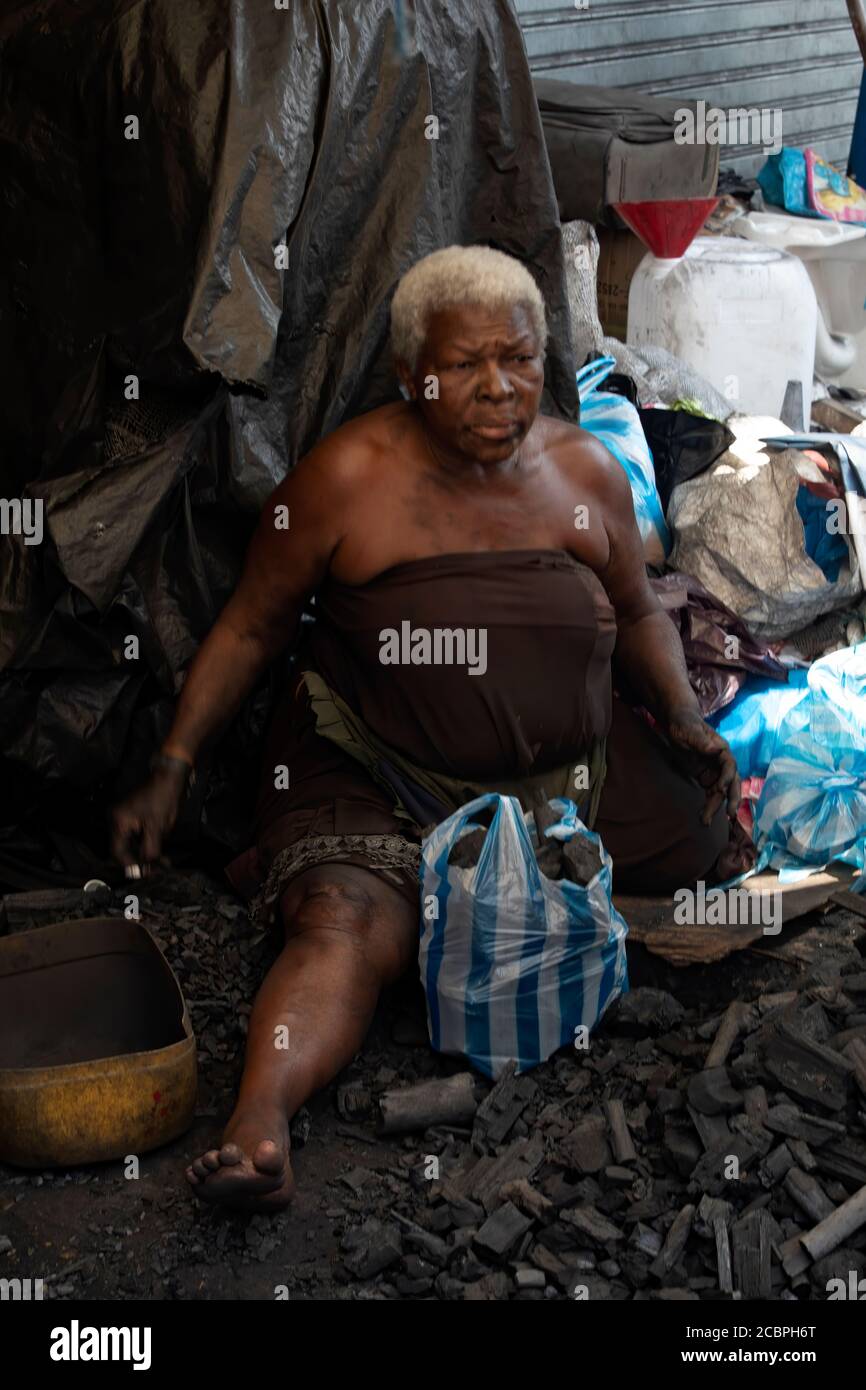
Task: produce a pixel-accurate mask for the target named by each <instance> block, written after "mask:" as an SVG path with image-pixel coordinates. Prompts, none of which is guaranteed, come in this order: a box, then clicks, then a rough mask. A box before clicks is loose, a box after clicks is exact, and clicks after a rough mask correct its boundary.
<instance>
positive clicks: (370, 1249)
mask: <svg viewBox="0 0 866 1390" xmlns="http://www.w3.org/2000/svg"><path fill="white" fill-rule="evenodd" d="M402 1253H403V1251H402V1248H401V1245H400V1232H399V1230H398V1229H397V1227H396V1226H383V1227H382V1229H381V1230H380V1231H374V1232H372V1233H371V1234H369V1235H368V1236H367V1237H366V1238H365V1239H364V1240H363V1242H362V1244H360V1245H359V1246H358V1248H357V1249H356V1250H353V1251H352V1253H351V1254H350V1255H347V1256H346V1259H345V1261H344V1263H345V1265H346V1268H347V1269H348V1270H349V1271H350V1272H351V1273H352V1274H354V1275H355V1277H356V1279H372V1278H373V1276H374V1275H376V1274H381V1272H382V1270H383V1269H387V1268H388V1267H389V1265H392V1264H394V1263H395V1262H396V1261H397V1260H399V1258H400V1256H401V1255H402Z"/></svg>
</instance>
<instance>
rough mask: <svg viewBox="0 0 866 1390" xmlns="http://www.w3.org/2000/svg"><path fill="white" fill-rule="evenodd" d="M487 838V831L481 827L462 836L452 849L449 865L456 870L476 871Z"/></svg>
mask: <svg viewBox="0 0 866 1390" xmlns="http://www.w3.org/2000/svg"><path fill="white" fill-rule="evenodd" d="M486 836H487V831H486V830H483V829H482V828H481V827H480V826H478V827H476V829H475V830H470V831H468V833H467V834H466V835H461V836H460V839H459V840H458V841H457V843H456V845H453V846H452V848H451V853H450V854H449V855H448V863H449V864H451V865H453V866H454V868H455V869H474V868H475V865H476V864H477V863H478V860H479V859H480V858H481V851H482V849H483V848H484V841H485V838H486Z"/></svg>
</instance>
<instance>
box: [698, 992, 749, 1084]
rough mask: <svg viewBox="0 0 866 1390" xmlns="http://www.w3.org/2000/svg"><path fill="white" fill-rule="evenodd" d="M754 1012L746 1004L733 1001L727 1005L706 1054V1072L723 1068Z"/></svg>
mask: <svg viewBox="0 0 866 1390" xmlns="http://www.w3.org/2000/svg"><path fill="white" fill-rule="evenodd" d="M754 1016H755V1011H754V1009H752V1008H751V1007H750V1006H749V1005H748V1004H743V1003H741V1002H740V1001H739V1000H735V1001H734V1002H733V1003H732V1004H729V1005H728V1008H727V1009H726V1011H725V1014H724V1016H723V1018H722V1021H721V1023H720V1024H719V1028H718V1031H717V1033H716V1036H715V1038H714V1040H713V1045H712V1047H711V1048H710V1050H709V1052H708V1053H707V1060H706V1062H705V1063H704V1065H705V1067H706V1068H707V1069H708V1070H712V1069H714V1068H715V1067H722V1066H724V1064H725V1062H726V1061H727V1060H728V1054H729V1053H730V1051H731V1048H732V1047H733V1045H734V1043H735V1042H736V1040H737V1038H738V1037H739V1035H740V1033H742V1032H744V1031H745V1029H747V1028H748V1027H749V1026H750V1024H751V1023H752V1021H753V1019H754Z"/></svg>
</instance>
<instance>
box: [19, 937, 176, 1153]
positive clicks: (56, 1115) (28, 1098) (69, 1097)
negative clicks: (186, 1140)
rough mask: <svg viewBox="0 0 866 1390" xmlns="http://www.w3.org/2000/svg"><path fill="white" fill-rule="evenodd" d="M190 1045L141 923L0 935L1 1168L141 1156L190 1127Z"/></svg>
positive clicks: (166, 975)
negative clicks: (4, 1165) (5, 1166)
mask: <svg viewBox="0 0 866 1390" xmlns="http://www.w3.org/2000/svg"><path fill="white" fill-rule="evenodd" d="M195 1096H196V1044H195V1037H194V1035H193V1031H192V1027H191V1025H190V1021H189V1014H188V1012H187V1008H186V1004H185V1002H184V998H183V994H182V993H181V989H180V985H179V984H178V981H177V978H176V976H175V974H174V972H173V970H172V969H171V966H170V965H169V964H168V961H167V960H166V959H165V956H164V955H163V954H162V951H161V950H160V949H159V947H158V946H157V944H156V942H155V941H154V939H153V937H152V936H151V935H150V932H149V931H147V929H146V928H145V927H143V926H142V925H141V923H139V922H134V921H127V920H126V919H125V918H122V917H120V918H118V917H90V918H83V919H80V920H76V921H74V922H60V923H56V924H55V925H54V926H50V927H41V928H39V929H37V930H35V931H28V932H20V933H16V934H14V935H12V936H6V937H3V938H0V1159H2V1160H3V1161H4V1162H7V1163H13V1164H17V1165H19V1166H20V1167H24V1168H50V1167H53V1166H57V1165H61V1166H66V1165H69V1164H74V1163H94V1162H97V1161H100V1160H103V1159H110V1158H125V1157H126V1156H127V1155H130V1154H140V1153H145V1152H146V1151H147V1150H149V1149H155V1148H157V1147H158V1146H159V1145H160V1144H165V1143H167V1142H168V1141H169V1140H170V1139H176V1138H177V1136H178V1135H179V1134H182V1133H183V1132H184V1130H186V1129H188V1128H189V1126H190V1124H191V1123H192V1119H193V1113H194V1109H195Z"/></svg>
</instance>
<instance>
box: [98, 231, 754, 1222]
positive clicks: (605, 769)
mask: <svg viewBox="0 0 866 1390" xmlns="http://www.w3.org/2000/svg"><path fill="white" fill-rule="evenodd" d="M391 317H392V337H393V349H394V356H395V359H396V363H397V370H398V372H399V375H400V380H401V382H402V384H403V388H404V391H405V394H406V396H407V397H408V399H406V400H401V401H399V402H397V403H395V404H391V405H386V406H383V407H381V408H380V409H378V410H373V411H371V412H370V413H369V414H367V415H363V416H361V417H360V418H359V419H356V420H352V421H351V422H349V423H348V424H346V425H343V426H342V427H341V428H340V429H338V430H336V431H335V433H333V434H332V435H330V436H329V437H328V438H326V439H324V440H323V441H322V442H321V443H320V444H319V445H318V446H317V447H316V448H315V449H314V450H313V451H312V452H311V453H310V454H309V455H308V456H307V457H306V458H304V459H303V460H302V462H301V463H300V464H299V465H298V467H297V468H296V469H295V471H294V472H293V473H292V474H291V475H290V476H289V477H287V478H286V480H285V482H283V483H282V484H281V485H280V486H279V487H278V488H277V489H276V491H275V492H274V493H273V495H272V497H271V498H270V500H269V501H268V503H267V504H266V506H265V508H264V510H263V512H262V516H261V519H260V521H259V525H258V529H257V531H256V534H255V536H254V539H253V541H252V543H251V545H250V548H249V553H248V555H247V558H246V564H245V568H244V572H243V575H242V578H241V580H240V582H239V585H238V588H237V590H236V592H235V594H234V595H233V597H232V598H231V600H230V601H229V603H228V604H227V605H226V608H225V610H224V612H223V613H222V614H221V616H220V618H219V621H218V622H217V623H216V625H215V627H214V628H213V631H212V632H211V633H210V635H209V636H208V638H207V640H206V641H205V642H204V644H203V645H202V647H201V649H200V651H199V652H198V655H197V656H196V658H195V661H194V662H193V664H192V666H191V668H190V670H189V674H188V676H187V680H186V684H185V686H184V689H183V694H182V696H181V699H180V702H179V705H178V709H177V714H176V718H175V722H174V725H173V728H172V730H171V734H170V736H169V738H168V740H167V742H166V743H165V745H164V747H163V749H162V756H161V757H159V758H158V759H157V760H156V770H155V771H154V773H153V776H152V777H151V779H150V781H149V782H148V783H147V784H146V785H145V786H144V787H143V788H141V789H140V790H139V791H138V792H137V793H136V794H135V795H134V796H133V797H131V798H130V799H129V800H128V801H127V802H126V803H125V804H124V805H123V806H121V807H119V808H118V809H117V810H116V812H115V850H116V853H117V855H118V857H119V858H120V859H121V861H122V862H124V863H127V864H129V863H131V862H133V860H137V861H139V862H144V863H147V862H149V861H153V860H155V859H156V858H157V857H158V855H159V852H160V847H161V843H162V840H163V837H164V836H165V835H166V834H167V833H168V832H169V831H170V830H171V827H172V825H173V824H174V820H175V817H176V814H177V810H178V805H179V801H180V798H181V796H182V793H183V789H184V786H185V782H186V778H187V776H188V775H189V771H190V769H191V768H192V766H193V765H194V763H195V760H196V757H197V756H198V754H199V752H200V750H201V748H202V746H203V744H204V743H205V741H206V740H208V739H210V738H212V737H213V736H214V734H215V733H216V732H217V731H218V730H219V729H220V728H221V727H223V726H224V725H225V723H226V722H227V721H228V720H229V719H230V718H231V717H232V715H233V714H234V713H235V712H236V711H237V709H238V707H239V705H240V703H241V701H242V700H243V699H244V697H245V695H246V694H247V693H248V692H249V691H250V689H251V688H252V686H253V684H254V683H255V681H256V680H257V678H258V677H259V676H260V674H261V673H262V671H263V669H264V668H265V667H266V666H267V665H268V663H269V662H271V661H273V659H274V658H275V657H276V656H277V654H278V653H279V652H281V651H282V650H283V649H284V648H286V646H287V645H288V644H289V643H290V642H292V641H293V640H294V639H295V638H296V636H297V634H298V631H299V628H300V625H301V624H300V618H301V613H302V610H303V608H304V605H305V603H306V602H307V601H308V600H309V599H310V597H311V596H312V595H315V617H316V621H315V623H312V624H305V625H304V629H303V631H304V635H305V636H304V640H303V641H302V643H301V646H300V649H299V652H298V662H297V674H296V676H295V678H294V679H293V681H292V682H291V687H290V688H289V689H288V690H287V691H286V692H285V698H284V701H283V704H282V707H281V708H280V709H279V710H278V711H277V714H276V717H275V719H274V721H273V725H272V729H271V734H270V740H269V746H268V749H267V753H266V757H265V762H264V773H263V781H262V791H261V796H260V801H259V807H258V814H257V825H256V834H255V844H254V846H253V848H252V850H251V851H249V852H248V854H247V855H246V856H243V857H242V861H237V862H236V864H235V865H234V866H233V867H232V869H230V873H231V874H232V876H233V878H234V881H235V882H236V883H237V884H238V885H239V886H241V885H242V883H246V882H249V880H250V869H251V868H252V870H253V871H254V873H253V882H254V886H255V887H257V888H258V896H257V898H256V900H255V903H254V906H253V911H254V913H255V914H258V915H259V916H260V917H261V918H268V919H269V918H271V917H273V916H277V917H278V918H279V919H280V921H281V922H282V926H283V929H284V932H285V945H284V948H283V951H282V954H281V955H280V956H279V958H278V960H277V961H276V963H275V964H274V966H273V968H272V969H271V971H270V973H269V974H268V976H267V978H266V980H265V981H264V984H263V985H262V988H261V991H260V993H259V995H258V998H257V999H256V1002H255V1008H254V1010H253V1013H252V1017H251V1019H250V1026H249V1038H248V1046H247V1057H246V1067H245V1070H244V1074H243V1079H242V1082H241V1087H240V1095H239V1098H238V1103H237V1106H236V1109H235V1111H234V1114H233V1115H232V1117H231V1119H230V1121H229V1124H228V1127H227V1129H226V1131H225V1135H224V1137H223V1141H222V1146H221V1147H220V1148H219V1149H212V1150H211V1151H209V1152H208V1153H205V1154H204V1155H203V1156H202V1157H201V1158H199V1159H197V1160H196V1161H195V1162H194V1163H193V1165H192V1167H191V1168H190V1169H188V1172H187V1176H188V1178H189V1181H190V1183H191V1184H192V1186H193V1189H194V1191H195V1192H196V1193H197V1194H198V1195H199V1196H201V1197H203V1198H204V1199H205V1200H208V1201H215V1202H221V1201H224V1202H228V1203H230V1204H233V1205H246V1206H250V1207H256V1208H259V1209H263V1210H268V1209H271V1208H275V1207H278V1206H281V1205H284V1204H285V1203H286V1202H287V1201H288V1200H289V1199H290V1197H291V1193H292V1175H291V1168H290V1164H289V1121H290V1119H291V1117H292V1115H293V1114H294V1112H295V1111H296V1110H297V1109H298V1107H299V1106H300V1105H302V1104H303V1102H304V1101H305V1100H306V1099H307V1098H308V1097H309V1096H310V1094H311V1093H312V1092H314V1091H316V1090H317V1089H319V1088H320V1087H321V1086H323V1085H324V1084H325V1083H326V1082H327V1081H329V1080H330V1079H331V1078H332V1077H333V1076H334V1075H335V1074H336V1073H337V1072H339V1071H340V1069H341V1068H342V1067H344V1066H346V1064H347V1063H348V1062H349V1061H350V1060H351V1059H352V1057H353V1056H354V1055H355V1053H356V1052H357V1051H358V1049H359V1047H360V1046H361V1043H362V1041H363V1038H364V1035H365V1032H366V1029H367V1027H368V1025H369V1023H370V1020H371V1017H372V1014H373V1010H374V1008H375V1005H376V1000H377V997H378V995H379V992H380V990H381V989H382V987H383V985H385V984H387V983H389V982H390V981H393V980H395V979H396V978H397V977H398V976H399V975H400V974H401V972H403V971H405V969H406V968H407V966H409V965H410V964H411V963H412V961H413V960H414V958H415V955H416V950H417V944H418V933H419V887H418V865H419V846H420V841H421V838H422V834H421V832H422V829H423V828H424V827H426V826H428V825H429V824H430V823H431V822H435V821H437V820H440V819H442V818H443V817H444V816H445V815H447V814H448V813H449V812H450V811H451V810H452V809H454V808H456V807H457V806H459V805H461V804H463V803H464V802H465V801H468V800H469V799H470V798H471V797H473V796H475V795H477V794H478V793H479V792H480V791H481V790H499V791H503V792H509V793H512V794H515V795H518V796H520V797H521V799H522V801H523V802H524V804H528V803H529V800H530V799H531V797H532V795H533V793H537V792H538V790H540V789H542V788H543V790H544V792H545V794H546V795H547V796H556V795H568V796H571V797H572V798H573V799H574V800H575V801H577V802H578V805H579V806H580V810H581V814H582V816H583V818H584V820H586V821H587V822H588V823H591V824H593V825H594V828H595V829H596V830H597V831H598V832H599V833H600V835H601V837H602V840H603V842H604V844H605V846H606V848H607V850H608V851H609V853H610V854H611V856H612V858H613V863H614V883H615V885H616V887H617V889H618V890H620V891H622V890H629V889H631V890H643V891H646V892H671V891H673V890H674V889H676V888H678V887H681V886H687V885H689V884H691V883H693V882H694V881H695V880H697V879H705V880H707V881H709V882H712V881H719V880H720V878H723V877H727V876H729V874H730V873H731V872H732V871H735V870H736V869H738V868H739V867H740V866H741V864H745V863H746V862H748V849H747V850H746V851H745V853H744V852H743V851H742V850H739V851H738V850H736V849H735V848H734V846H733V842H731V844H730V845H729V818H731V817H733V815H734V812H735V810H736V805H737V797H738V786H737V779H736V771H735V767H734V762H733V759H732V757H731V755H730V752H729V750H728V748H727V745H726V744H725V743H724V742H723V740H722V739H720V738H719V737H718V736H717V735H716V734H715V733H714V732H713V731H712V730H711V729H709V728H708V726H707V725H706V724H704V722H703V720H702V719H701V717H700V714H699V712H698V706H697V702H696V700H695V697H694V695H693V693H692V690H691V688H690V686H689V682H688V678H687V674H686V668H685V663H684V660H683V653H682V649H681V646H680V641H679V637H678V635H677V633H676V631H675V629H674V626H673V624H672V623H671V622H670V620H669V619H668V617H667V616H666V615H665V614H664V613H663V612H662V610H661V609H660V607H659V604H658V601H657V600H656V598H655V596H654V594H653V592H652V589H651V588H650V586H649V584H648V583H647V579H646V572H645V568H644V562H643V555H642V550H641V542H640V536H639V534H638V530H637V526H636V523H635V519H634V512H633V509H632V501H631V493H630V490H629V484H628V481H627V479H626V476H625V474H624V472H623V470H622V469H621V467H620V465H619V464H618V463H617V462H616V461H615V460H614V459H613V458H612V457H611V456H610V455H609V454H608V453H607V451H606V450H605V449H604V448H603V447H602V446H601V445H599V444H598V443H597V442H596V441H595V440H593V439H592V438H591V437H590V436H589V435H588V434H586V433H585V432H584V431H583V430H581V429H578V428H577V427H575V426H574V425H571V424H567V423H565V422H564V421H562V420H559V419H554V418H551V417H549V416H545V415H541V414H539V403H540V400H541V392H542V386H543V382H544V350H545V343H546V338H547V330H546V325H545V313H544V304H543V301H542V298H541V295H540V294H539V291H538V289H537V287H536V284H535V282H534V280H533V279H532V277H531V276H530V275H529V273H528V272H527V271H526V270H525V269H524V268H523V267H522V266H521V265H520V264H519V263H518V262H517V261H515V260H513V259H511V258H510V257H508V256H505V255H503V254H502V253H500V252H498V251H493V250H490V249H488V248H485V247H457V246H452V247H449V248H447V249H446V250H443V251H437V252H435V253H434V254H433V255H430V256H427V257H425V258H424V259H423V260H422V261H419V262H418V264H417V265H415V266H414V267H413V268H412V269H411V270H410V271H409V272H408V273H407V274H406V275H405V276H404V277H403V279H402V280H401V282H400V284H399V285H398V287H397V291H396V293H395V295H394V301H393V306H392V315H391ZM614 678H615V684H616V691H617V692H618V693H614V689H613V686H614ZM627 701H630V702H631V704H634V705H640V706H643V707H645V708H646V709H647V710H649V711H650V712H651V713H652V715H653V717H654V720H655V726H656V727H655V729H653V728H651V727H650V725H649V724H648V723H647V721H646V720H645V719H644V718H642V717H640V716H639V715H637V714H636V713H634V712H633V710H632V709H631V708H630V704H629V703H627ZM690 773H691V774H692V775H693V776H695V777H698V778H699V779H700V782H701V784H702V785H698V782H697V781H693V780H692V777H691V776H690V775H689V774H690ZM136 840H138V841H139V846H138V848H137V849H136V848H135V842H136Z"/></svg>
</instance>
